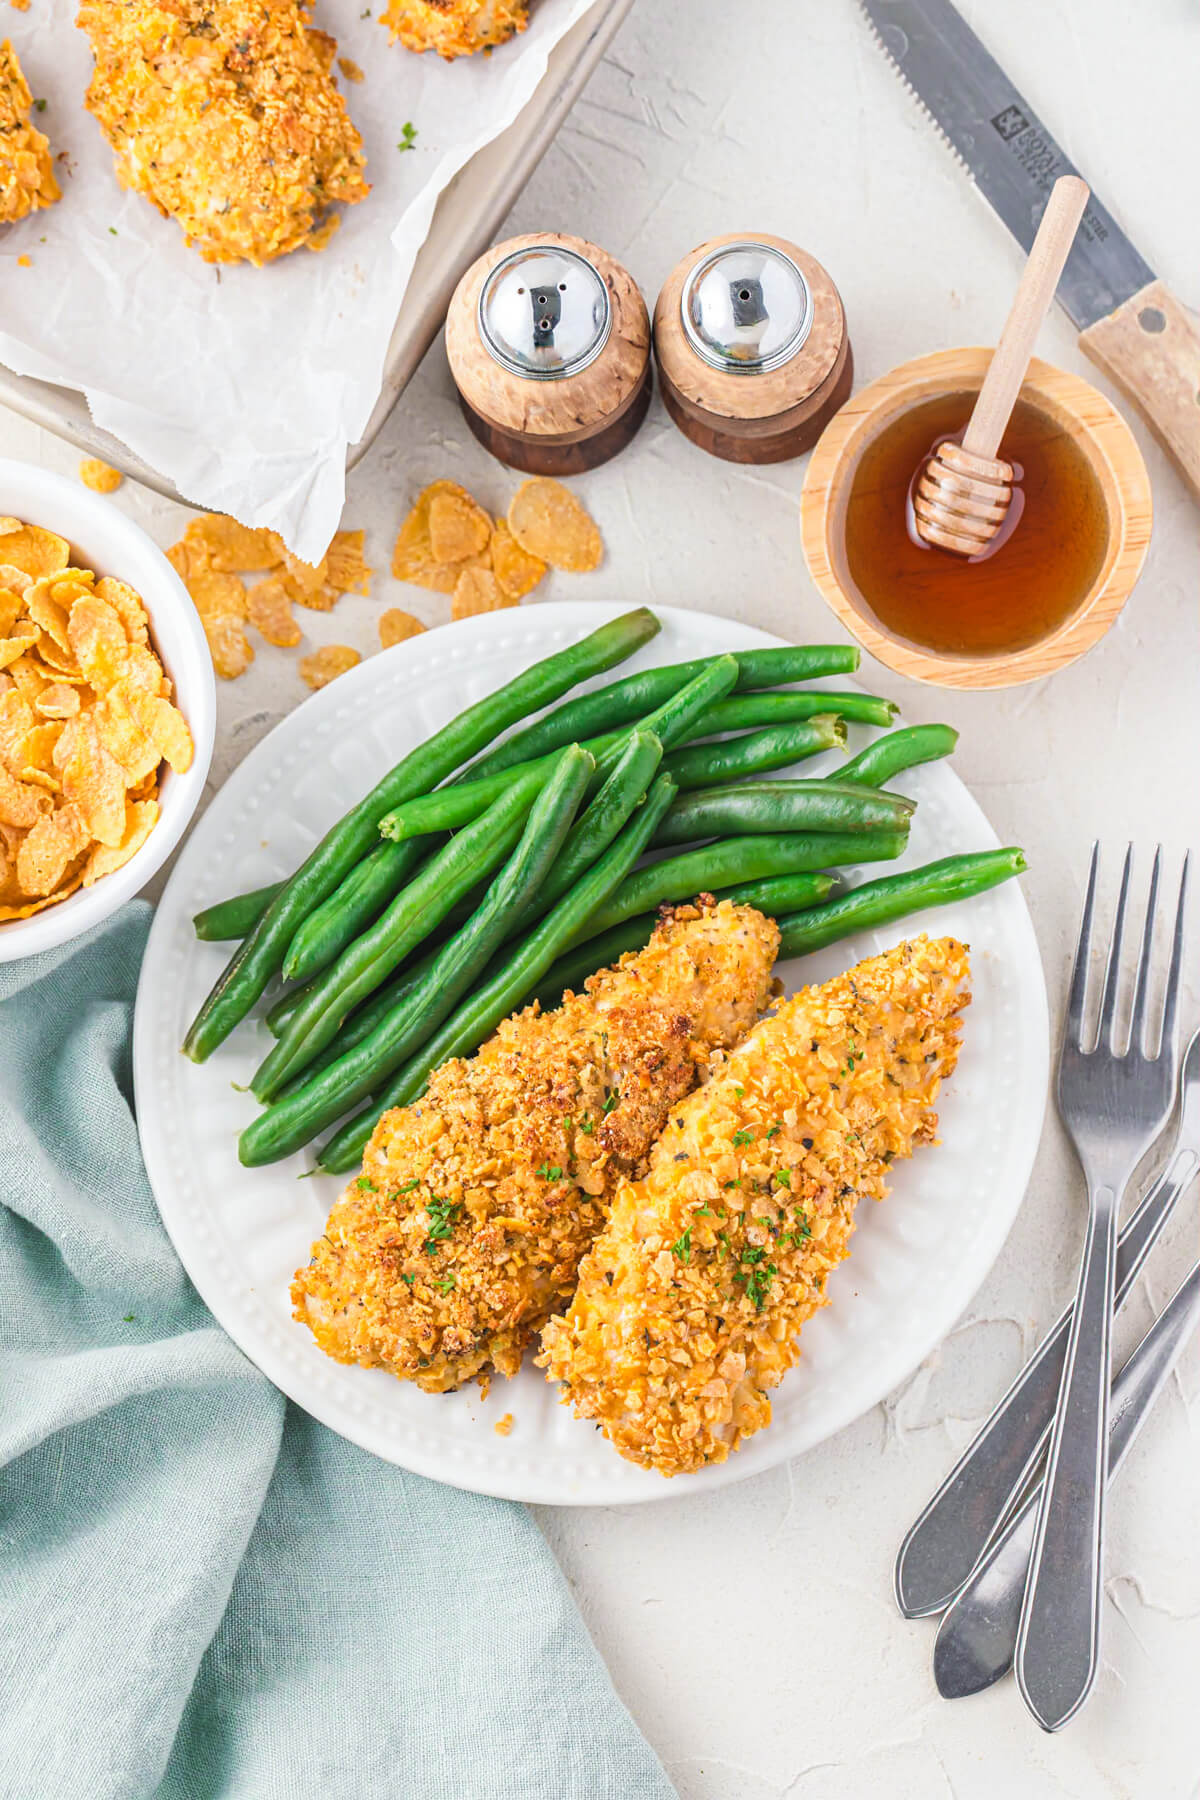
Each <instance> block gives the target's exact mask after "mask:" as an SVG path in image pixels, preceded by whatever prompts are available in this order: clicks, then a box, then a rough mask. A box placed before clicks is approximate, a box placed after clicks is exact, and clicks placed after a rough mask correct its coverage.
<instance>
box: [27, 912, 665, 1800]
mask: <svg viewBox="0 0 1200 1800" xmlns="http://www.w3.org/2000/svg"><path fill="white" fill-rule="evenodd" d="M149 917H150V913H149V908H148V907H147V906H145V905H144V904H140V903H135V904H134V905H132V906H129V907H127V908H126V909H125V910H124V911H123V912H122V913H120V914H118V916H117V917H116V918H115V919H114V920H112V921H111V922H110V923H109V924H107V925H106V926H104V927H102V928H100V929H99V930H97V931H96V932H94V933H92V934H91V935H90V936H89V937H87V938H84V939H82V940H80V941H79V942H77V943H75V944H70V945H67V946H65V947H64V948H62V949H60V950H57V951H54V952H50V953H47V954H46V955H44V956H41V957H38V958H35V959H31V960H29V961H26V962H21V963H9V964H5V965H0V1196H2V1197H3V1200H4V1202H5V1205H4V1206H3V1207H0V1795H2V1796H3V1797H4V1800H76V1796H79V1797H80V1800H83V1797H84V1796H86V1797H87V1800H143V1797H148V1796H155V1797H157V1800H299V1797H300V1796H314V1797H316V1800H324V1797H326V1796H332V1795H342V1794H347V1795H353V1796H354V1800H670V1796H671V1795H672V1794H673V1792H674V1790H673V1789H672V1788H671V1786H670V1784H669V1782H668V1781H667V1778H666V1776H665V1775H664V1773H663V1771H662V1768H661V1766H660V1765H659V1763H658V1761H657V1760H656V1758H655V1757H654V1755H653V1753H652V1752H651V1750H650V1749H649V1747H648V1746H647V1744H646V1743H645V1741H644V1740H643V1739H642V1737H641V1736H640V1735H639V1733H638V1731H637V1729H636V1727H635V1726H634V1724H633V1721H632V1720H631V1719H630V1717H629V1715H628V1713H627V1712H626V1711H625V1708H624V1707H623V1706H622V1704H621V1702H620V1701H619V1700H618V1698H617V1696H616V1694H615V1693H614V1691H613V1688H612V1684H611V1682H610V1681H609V1679H608V1675H607V1672H606V1671H605V1668H604V1665H603V1663H602V1662H601V1660H600V1658H599V1656H598V1655H597V1653H596V1651H595V1649H594V1647H593V1645H592V1643H591V1641H590V1639H589V1638H588V1635H587V1632H586V1630H585V1628H584V1626H583V1623H582V1621H581V1619H580V1617H579V1614H578V1612H577V1611H576V1609H575V1606H574V1604H573V1602H572V1600H571V1598H570V1595H569V1593H568V1591H567V1588H566V1584H565V1582H564V1580H563V1578H562V1576H561V1574H560V1573H559V1570H558V1568H557V1566H556V1564H555V1562H554V1560H553V1557H552V1556H551V1554H550V1551H549V1549H548V1548H547V1546H546V1544H545V1542H544V1540H543V1538H542V1536H541V1534H540V1532H539V1531H538V1529H537V1526H536V1525H535V1523H534V1521H533V1520H532V1518H531V1517H530V1516H529V1514H528V1513H527V1512H526V1511H525V1509H524V1508H523V1507H520V1506H513V1505H509V1504H506V1503H504V1502H501V1501H495V1500H486V1499H482V1498H480V1497H478V1496H477V1495H474V1494H465V1493H460V1492H458V1491H457V1490H455V1489H453V1488H449V1487H441V1486H439V1485H438V1484H437V1483H435V1482H432V1481H426V1480H423V1479H422V1478H421V1477H419V1476H415V1475H409V1474H407V1473H405V1472H404V1471H403V1470H401V1469H394V1468H392V1467H391V1466H390V1465H388V1464H387V1463H383V1462H379V1461H377V1460H376V1459H375V1458H374V1457H372V1456H369V1455H368V1454H367V1453H366V1452H365V1451H363V1450H359V1449H356V1448H355V1447H354V1446H353V1445H352V1444H348V1443H346V1442H345V1441H344V1440H343V1439H341V1438H339V1437H337V1436H335V1435H334V1434H333V1433H332V1432H330V1431H328V1430H327V1429H326V1428H325V1427H324V1426H322V1425H318V1424H317V1423H316V1422H315V1421H314V1420H313V1419H310V1418H309V1417H308V1416H307V1415H306V1414H305V1413H303V1412H301V1411H300V1410H299V1409H298V1408H296V1407H294V1406H292V1405H291V1404H289V1403H287V1402H285V1400H284V1398H283V1395H282V1394H280V1393H279V1392H278V1391H277V1390H276V1389H275V1388H274V1387H272V1386H271V1384H270V1383H269V1382H268V1381H267V1380H266V1379H265V1377H264V1376H262V1375H260V1374H259V1372H258V1371H257V1369H255V1368H254V1367H253V1365H252V1364H251V1363H249V1362H248V1361H247V1360H246V1358H245V1357H244V1356H243V1355H242V1354H241V1352H240V1351H239V1350H237V1349H236V1348H235V1346H234V1345H233V1344H232V1343H231V1342H230V1340H229V1339H228V1338H227V1337H226V1336H225V1335H224V1333H223V1332H222V1331H221V1329H220V1327H219V1326H218V1325H217V1324H216V1323H215V1321H214V1320H213V1318H212V1317H211V1315H210V1314H209V1313H208V1312H207V1310H206V1309H205V1307H204V1306H203V1304H202V1303H201V1301H200V1299H199V1298H198V1296H197V1295H196V1293H195V1292H194V1290H193V1289H192V1287H191V1284H190V1283H189V1281H188V1279H187V1276H186V1275H185V1274H184V1272H183V1269H182V1267H181V1266H180V1264H179V1262H178V1260H177V1258H176V1256H175V1253H174V1251H173V1249H172V1248H171V1244H170V1241H169V1239H168V1238H167V1235H166V1233H165V1231H164V1230H163V1228H162V1225H161V1224H160V1222H159V1218H158V1213H157V1211H156V1210H155V1205H154V1200H153V1198H152V1196H151V1193H150V1187H149V1183H148V1182H147V1179H146V1174H145V1170H144V1169H143V1167H142V1160H141V1155H140V1152H139V1149H138V1140H137V1129H136V1126H135V1123H134V1116H133V1106H132V1080H131V1068H130V1032H131V1023H132V1016H133V998H134V992H135V989H136V985H137V975H138V968H139V965H140V963H141V958H142V952H143V949H144V947H145V942H146V933H147V929H148V925H149Z"/></svg>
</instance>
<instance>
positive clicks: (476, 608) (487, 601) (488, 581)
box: [450, 569, 517, 619]
mask: <svg viewBox="0 0 1200 1800" xmlns="http://www.w3.org/2000/svg"><path fill="white" fill-rule="evenodd" d="M516 604H517V603H516V601H515V600H510V599H509V597H508V595H507V594H506V593H505V592H504V590H503V588H502V587H501V586H500V583H499V582H498V581H497V580H496V577H495V576H494V575H493V574H492V571H491V570H490V569H464V570H463V572H462V574H461V575H460V576H459V578H458V580H457V581H456V582H455V584H454V594H453V596H452V598H451V601H450V617H451V618H452V619H469V618H470V617H471V616H472V615H473V614H474V613H485V612H498V611H499V610H500V608H501V607H502V606H515V605H516Z"/></svg>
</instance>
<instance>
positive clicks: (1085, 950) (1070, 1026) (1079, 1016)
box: [1063, 842, 1100, 1050]
mask: <svg viewBox="0 0 1200 1800" xmlns="http://www.w3.org/2000/svg"><path fill="white" fill-rule="evenodd" d="M1099 861H1100V845H1099V843H1098V842H1097V843H1094V844H1093V845H1092V866H1091V868H1090V869H1089V870H1088V884H1087V894H1086V895H1085V896H1084V902H1083V917H1082V918H1081V919H1080V921H1079V941H1078V943H1077V944H1076V946H1075V964H1074V967H1073V968H1072V970H1071V991H1070V993H1069V994H1068V995H1067V1018H1066V1024H1065V1026H1064V1028H1063V1044H1064V1045H1066V1044H1068V1043H1070V1044H1073V1045H1074V1046H1075V1047H1076V1048H1077V1049H1080V1050H1082V1048H1083V1005H1084V1001H1085V1000H1086V998H1087V980H1088V958H1089V956H1090V954H1091V948H1092V908H1093V905H1094V903H1095V899H1096V868H1097V865H1098V864H1099Z"/></svg>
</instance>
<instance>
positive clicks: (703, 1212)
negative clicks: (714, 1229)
mask: <svg viewBox="0 0 1200 1800" xmlns="http://www.w3.org/2000/svg"><path fill="white" fill-rule="evenodd" d="M692 1211H693V1212H694V1213H695V1215H696V1217H697V1218H698V1219H711V1218H712V1216H713V1210H712V1207H711V1206H693V1208H692Z"/></svg>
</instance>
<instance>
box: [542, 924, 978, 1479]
mask: <svg viewBox="0 0 1200 1800" xmlns="http://www.w3.org/2000/svg"><path fill="white" fill-rule="evenodd" d="M967 975H968V964H967V954H966V951H965V950H964V948H963V946H962V945H961V944H959V943H956V942H955V941H954V940H953V939H952V938H942V939H939V940H937V941H935V942H930V941H929V939H927V938H924V937H920V938H916V939H914V940H913V941H911V942H909V943H903V944H900V945H898V946H897V947H896V949H894V950H890V951H889V952H888V953H887V955H886V956H875V957H872V958H871V959H870V960H869V961H867V962H863V963H859V965H858V967H857V968H855V969H851V970H850V971H849V973H848V974H845V975H840V976H838V978H837V979H836V980H834V981H828V982H826V983H825V984H824V985H823V986H822V987H812V988H805V989H803V990H802V991H801V992H800V993H798V994H796V995H794V996H793V997H792V998H791V999H790V1000H788V1001H785V1002H784V1004H783V1005H782V1006H781V1007H780V1008H779V1010H778V1012H777V1013H776V1014H775V1015H774V1016H773V1017H771V1018H769V1019H766V1020H764V1021H763V1022H762V1023H761V1024H760V1025H758V1026H757V1027H756V1028H755V1029H754V1030H753V1031H752V1032H751V1033H750V1035H749V1036H748V1037H747V1038H746V1039H745V1040H744V1042H743V1043H742V1044H741V1045H740V1046H739V1047H738V1049H736V1050H735V1051H734V1052H733V1054H732V1055H731V1056H730V1057H729V1059H728V1060H727V1061H726V1062H725V1064H724V1065H723V1067H722V1068H721V1069H720V1070H719V1072H718V1073H716V1074H714V1075H713V1077H712V1079H711V1080H709V1081H708V1083H707V1084H706V1085H705V1086H704V1087H702V1088H701V1089H700V1090H699V1091H698V1092H697V1093H694V1094H692V1095H691V1096H690V1098H689V1099H688V1100H686V1101H685V1102H684V1103H683V1105H682V1106H680V1107H678V1108H675V1109H673V1111H672V1118H671V1123H670V1124H669V1125H668V1127H667V1129H666V1130H665V1131H664V1133H663V1135H662V1137H661V1138H660V1139H659V1141H658V1143H657V1144H656V1145H655V1147H654V1151H653V1153H652V1155H651V1159H650V1168H649V1172H648V1174H647V1175H646V1177H645V1179H644V1180H637V1179H633V1180H627V1181H624V1182H622V1183H621V1184H620V1186H619V1187H618V1189H617V1192H616V1194H615V1195H614V1198H613V1204H612V1211H611V1214H610V1217H609V1221H608V1224H607V1225H606V1226H605V1228H604V1230H603V1232H601V1234H600V1235H599V1237H598V1238H597V1239H596V1242H595V1243H594V1245H593V1246H592V1249H591V1250H590V1251H589V1253H588V1255H587V1256H586V1257H585V1258H584V1261H583V1264H582V1267H581V1269H580V1272H579V1285H578V1288H577V1290H576V1293H575V1297H574V1299H573V1300H572V1302H571V1304H570V1306H569V1307H568V1308H567V1311H566V1313H565V1315H563V1316H561V1317H557V1318H553V1319H551V1320H550V1321H549V1323H548V1324H547V1326H546V1328H545V1331H544V1333H543V1335H542V1353H541V1355H540V1356H539V1357H538V1359H537V1360H538V1362H539V1363H541V1364H542V1365H543V1366H544V1367H545V1369H546V1372H547V1374H548V1375H549V1377H550V1378H551V1379H552V1380H555V1381H560V1382H562V1383H563V1384H564V1388H565V1391H564V1394H563V1399H564V1401H565V1402H566V1403H568V1404H569V1405H572V1406H574V1408H575V1411H576V1413H577V1414H578V1415H579V1416H580V1417H581V1418H585V1419H595V1420H597V1421H598V1422H599V1424H600V1427H601V1429H602V1430H603V1431H604V1433H605V1435H606V1436H607V1437H608V1438H609V1439H610V1440H611V1442H612V1443H613V1444H615V1446H616V1448H617V1449H618V1450H619V1451H620V1453H621V1455H622V1456H624V1457H627V1458H628V1459H629V1461H630V1462H636V1463H641V1464H642V1465H643V1466H644V1467H645V1468H648V1469H657V1470H658V1471H659V1473H660V1474H662V1475H678V1474H681V1473H683V1472H685V1471H689V1470H694V1469H699V1468H702V1467H703V1466H704V1464H705V1463H715V1462H724V1461H725V1459H726V1457H727V1456H728V1455H729V1453H730V1451H731V1450H735V1449H736V1448H737V1447H738V1445H739V1444H740V1443H741V1442H742V1440H743V1439H744V1438H748V1437H750V1436H751V1435H752V1433H754V1432H756V1431H760V1430H761V1429H762V1427H763V1426H764V1425H766V1424H768V1423H769V1422H770V1418H771V1406H770V1402H769V1400H768V1399H767V1390H768V1389H769V1388H772V1387H774V1386H775V1384H776V1383H777V1382H778V1381H780V1380H781V1379H782V1377H783V1375H784V1374H785V1373H786V1372H787V1370H788V1369H790V1368H791V1366H792V1364H793V1363H794V1362H795V1360H796V1358H797V1355H798V1349H797V1345H796V1335H797V1333H798V1332H799V1330H800V1327H801V1326H802V1325H803V1323H804V1321H805V1320H806V1319H807V1318H809V1317H811V1315H812V1314H813V1313H814V1312H815V1311H816V1310H817V1308H818V1307H821V1306H824V1305H825V1304H826V1303H827V1301H828V1299H829V1295H828V1293H827V1291H826V1283H827V1277H828V1276H829V1273H830V1271H831V1270H832V1269H834V1268H835V1267H836V1266H837V1264H838V1263H839V1262H841V1260H842V1259H843V1257H845V1256H847V1255H848V1254H849V1245H850V1234H851V1232H852V1231H853V1229H854V1209H855V1206H856V1204H857V1202H858V1201H859V1200H860V1199H862V1198H863V1196H864V1195H870V1196H873V1197H874V1198H875V1199H882V1198H883V1196H884V1195H885V1194H886V1192H887V1171H888V1166H889V1164H890V1163H891V1162H892V1161H893V1160H894V1159H895V1158H896V1157H898V1156H910V1155H911V1154H912V1151H913V1147H914V1145H916V1144H920V1143H928V1142H930V1141H932V1139H933V1136H934V1132H935V1130H936V1127H937V1114H936V1113H935V1112H934V1110H933V1106H934V1100H935V1098H936V1096H937V1091H938V1087H939V1085H940V1083H941V1082H942V1080H943V1079H944V1078H945V1077H946V1076H947V1075H949V1074H950V1073H951V1072H952V1071H953V1069H954V1065H955V1062H956V1060H957V1056H958V1038H959V1030H960V1024H959V1013H960V1011H961V1009H962V1008H963V1007H964V1006H965V1005H966V1004H967V1002H968V1001H969V999H970V995H969V994H968V993H967V991H966V980H967Z"/></svg>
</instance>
